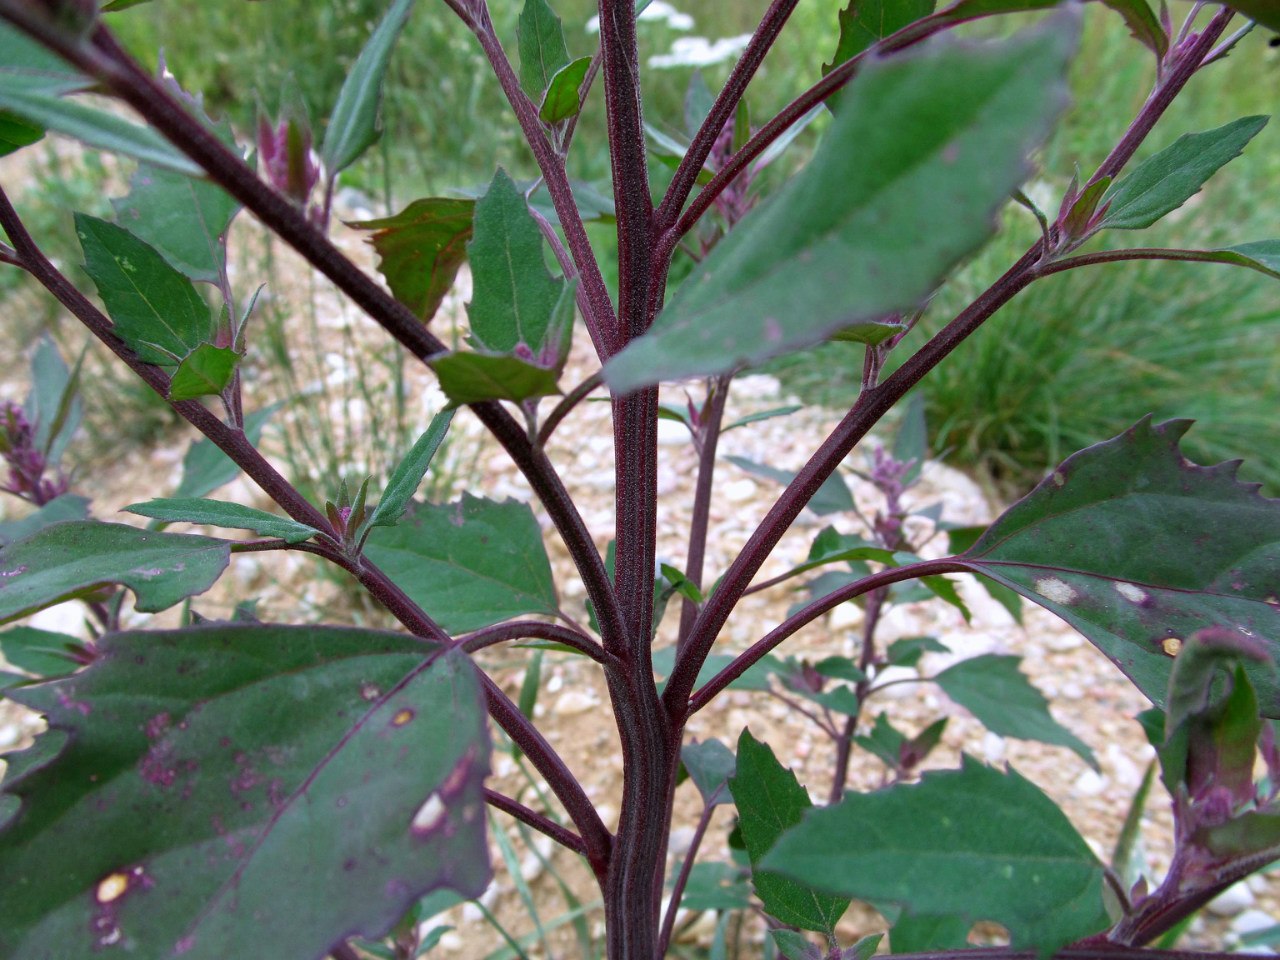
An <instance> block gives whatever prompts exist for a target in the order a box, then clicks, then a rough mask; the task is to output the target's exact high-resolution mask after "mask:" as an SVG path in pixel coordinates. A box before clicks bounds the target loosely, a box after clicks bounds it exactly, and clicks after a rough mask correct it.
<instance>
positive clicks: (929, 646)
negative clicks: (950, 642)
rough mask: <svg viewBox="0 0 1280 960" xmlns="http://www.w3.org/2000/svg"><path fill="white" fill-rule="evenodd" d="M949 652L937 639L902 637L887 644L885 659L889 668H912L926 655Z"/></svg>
mask: <svg viewBox="0 0 1280 960" xmlns="http://www.w3.org/2000/svg"><path fill="white" fill-rule="evenodd" d="M950 652H951V651H950V648H948V647H947V645H946V644H944V643H942V642H941V641H939V640H938V638H937V637H903V638H902V639H901V640H895V641H893V643H891V644H889V649H888V650H886V651H885V658H886V659H887V660H888V662H889V665H890V666H894V667H914V666H915V665H916V664H917V663H919V662H920V658H921V657H922V656H924V655H925V654H926V653H950Z"/></svg>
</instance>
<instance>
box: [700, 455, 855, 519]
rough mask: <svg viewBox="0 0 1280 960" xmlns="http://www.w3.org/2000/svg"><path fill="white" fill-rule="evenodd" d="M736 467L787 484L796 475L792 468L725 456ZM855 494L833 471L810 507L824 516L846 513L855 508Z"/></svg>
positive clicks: (810, 502) (815, 495)
mask: <svg viewBox="0 0 1280 960" xmlns="http://www.w3.org/2000/svg"><path fill="white" fill-rule="evenodd" d="M725 459H726V460H728V461H729V462H730V463H732V464H733V465H734V466H735V467H740V468H741V469H743V470H745V471H747V473H752V474H755V475H756V476H757V477H764V478H765V479H766V480H772V481H773V482H774V483H780V484H782V485H783V486H786V485H787V484H788V483H790V482H791V481H792V480H794V479H795V477H796V475H795V473H794V472H792V471H791V470H781V469H779V468H778V467H771V466H769V465H768V464H766V463H756V462H755V461H754V460H748V459H747V458H746V457H735V456H728V457H725ZM853 506H854V505H853V494H851V493H850V492H849V486H848V484H846V483H845V482H844V479H843V478H842V477H841V476H840V474H839V473H833V474H831V476H829V477H827V479H826V480H823V481H822V486H820V487H819V488H818V492H817V493H815V494H814V495H813V497H812V499H810V501H809V509H810V510H812V511H813V512H814V513H816V514H817V515H818V516H820V517H824V516H826V515H828V514H831V513H844V512H845V511H851V510H853Z"/></svg>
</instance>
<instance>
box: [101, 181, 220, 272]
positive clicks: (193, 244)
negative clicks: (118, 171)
mask: <svg viewBox="0 0 1280 960" xmlns="http://www.w3.org/2000/svg"><path fill="white" fill-rule="evenodd" d="M129 187H130V189H129V194H128V196H126V197H122V198H120V199H118V200H112V201H111V205H112V206H113V207H114V208H115V211H116V219H117V220H118V221H119V222H120V225H121V226H123V227H124V228H125V229H126V230H128V231H129V232H130V233H132V234H133V235H134V236H135V237H137V238H138V239H140V240H142V241H144V242H145V243H148V244H150V245H151V246H152V247H154V248H155V249H156V250H157V251H158V252H159V253H160V254H161V256H163V257H164V258H165V259H166V260H168V261H169V263H170V264H171V265H172V266H173V267H174V268H175V269H177V270H179V271H180V272H181V273H183V274H185V275H186V276H187V277H189V278H190V279H192V280H203V281H205V282H207V283H217V282H218V277H219V275H220V274H221V272H222V269H223V260H224V253H223V246H222V238H223V236H224V235H225V234H226V232H227V228H228V227H229V226H230V225H231V221H232V219H234V217H235V215H236V213H238V212H239V210H240V204H239V203H237V202H236V201H235V200H234V199H233V198H232V197H231V195H230V194H228V193H227V192H226V191H225V190H223V189H222V188H221V187H219V186H217V185H216V184H214V183H211V182H210V181H208V180H203V179H196V178H194V177H186V176H183V175H182V174H180V173H174V172H172V171H170V170H163V169H160V168H156V167H149V166H145V165H144V166H141V167H139V168H138V172H137V173H135V174H134V175H133V179H132V180H131V181H130V183H129Z"/></svg>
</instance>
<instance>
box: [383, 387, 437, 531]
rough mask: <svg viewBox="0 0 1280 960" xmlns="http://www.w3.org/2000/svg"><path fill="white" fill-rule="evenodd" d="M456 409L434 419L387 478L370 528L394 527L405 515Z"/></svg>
mask: <svg viewBox="0 0 1280 960" xmlns="http://www.w3.org/2000/svg"><path fill="white" fill-rule="evenodd" d="M453 413H454V411H453V410H442V411H441V412H440V413H437V414H436V415H435V416H434V417H432V418H431V423H430V424H429V425H428V426H427V429H426V432H424V433H423V434H422V436H420V437H419V438H418V440H417V442H416V443H414V445H413V448H412V449H411V450H410V451H409V452H408V453H407V454H406V455H405V458H404V459H403V460H401V461H400V462H399V463H398V464H397V465H396V468H395V469H394V470H393V471H391V476H390V478H388V480H387V488H386V489H385V490H384V491H383V492H382V499H381V500H380V501H379V502H378V505H377V506H376V507H374V510H373V513H372V515H371V516H370V518H369V526H371V527H393V526H395V525H396V523H398V522H399V520H400V518H401V517H403V516H404V512H405V510H407V509H408V508H409V504H410V502H412V500H413V495H414V494H415V493H417V492H418V487H419V486H421V484H422V478H423V477H425V476H426V475H427V468H428V467H430V466H431V460H432V459H433V458H434V457H435V455H436V451H437V450H439V449H440V444H442V443H443V442H444V437H445V434H447V433H448V432H449V425H450V424H451V423H453Z"/></svg>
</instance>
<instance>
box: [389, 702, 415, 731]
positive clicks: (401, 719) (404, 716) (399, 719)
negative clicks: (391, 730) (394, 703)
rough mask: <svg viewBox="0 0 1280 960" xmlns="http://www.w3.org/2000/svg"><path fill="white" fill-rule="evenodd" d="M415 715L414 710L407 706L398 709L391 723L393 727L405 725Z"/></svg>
mask: <svg viewBox="0 0 1280 960" xmlns="http://www.w3.org/2000/svg"><path fill="white" fill-rule="evenodd" d="M414 716H415V714H414V712H413V711H412V710H411V709H409V708H408V707H405V708H404V709H403V710H397V711H396V715H395V716H394V717H392V718H391V725H392V726H393V727H403V726H404V725H405V724H406V723H408V722H409V721H410V720H412V719H413V718H414Z"/></svg>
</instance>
